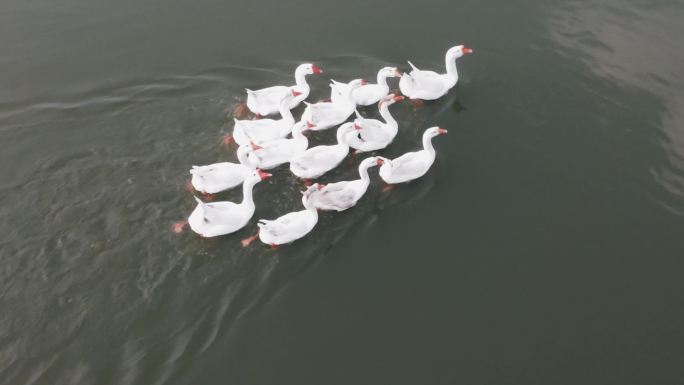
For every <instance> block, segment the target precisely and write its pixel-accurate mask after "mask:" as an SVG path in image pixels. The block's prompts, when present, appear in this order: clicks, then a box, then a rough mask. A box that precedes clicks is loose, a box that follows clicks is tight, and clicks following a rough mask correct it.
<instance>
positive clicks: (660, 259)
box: [0, 0, 684, 385]
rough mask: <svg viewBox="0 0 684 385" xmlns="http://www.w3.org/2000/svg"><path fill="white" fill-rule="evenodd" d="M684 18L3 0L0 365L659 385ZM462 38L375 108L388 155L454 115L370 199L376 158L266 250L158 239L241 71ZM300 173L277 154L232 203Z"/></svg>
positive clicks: (474, 8)
mask: <svg viewBox="0 0 684 385" xmlns="http://www.w3.org/2000/svg"><path fill="white" fill-rule="evenodd" d="M683 19H684V3H682V2H681V1H637V0H628V1H617V0H604V1H593V2H591V1H579V0H578V1H563V2H560V1H556V2H549V1H537V0H532V1H526V2H511V1H503V0H498V1H490V2H486V3H483V2H480V1H457V2H456V1H432V0H430V1H423V2H409V1H394V2H390V1H377V2H368V1H357V0H348V1H339V2H326V1H312V0H301V1H292V2H285V1H275V0H267V1H215V0H199V1H188V0H167V1H156V0H146V1H131V0H123V1H118V2H115V1H112V0H94V1H85V0H55V1H45V0H35V1H19V0H5V1H4V2H2V4H0V53H1V55H0V216H1V217H2V221H0V234H2V237H1V238H0V383H2V384H13V385H14V384H50V385H52V384H98V385H102V384H144V385H148V384H203V385H211V384H255V385H256V384H293V385H299V384H340V385H343V384H344V385H346V384H374V385H378V384H395V385H397V384H407V385H409V384H543V385H548V384H583V385H586V384H601V385H606V384H681V383H682V379H683V378H684V365H683V364H682V363H683V362H684V326H683V325H684V306H683V305H684V279H682V278H683V271H684V65H683V64H682V63H684V43H683V42H682V40H681V36H682V35H683V34H684V24H682V22H681V21H682V20H683ZM457 43H464V44H467V45H468V46H471V47H473V48H474V49H475V54H473V55H472V56H469V57H466V58H464V59H462V60H460V61H459V63H458V65H459V70H460V72H461V81H460V83H459V85H458V86H457V87H456V89H454V90H452V92H451V93H450V94H449V95H447V96H446V97H445V98H443V99H441V100H439V101H437V102H435V103H431V104H428V105H427V106H426V107H425V108H423V109H421V110H419V111H416V112H413V111H412V109H411V107H410V106H409V105H408V104H404V103H402V104H399V105H398V106H396V107H393V108H392V110H393V111H397V112H396V116H397V117H398V120H399V122H400V133H399V136H398V138H397V140H396V141H395V142H394V143H393V144H392V146H391V148H389V149H388V150H387V151H386V152H385V154H386V155H389V156H394V155H398V154H401V153H403V152H405V151H408V150H412V149H414V148H415V147H416V145H417V144H418V143H419V137H420V133H421V132H422V130H423V129H424V128H425V127H428V126H429V125H440V126H442V127H445V128H448V129H449V132H450V133H449V135H447V136H445V137H439V138H438V139H436V140H435V143H436V147H437V151H438V159H437V162H436V164H435V167H434V168H433V169H432V171H431V172H430V173H429V174H428V175H427V176H426V177H425V178H423V179H422V180H420V181H419V182H416V183H412V184H410V185H406V186H401V187H399V188H396V189H394V190H392V191H391V192H389V193H385V194H383V193H382V192H381V191H380V186H379V184H378V183H377V177H375V172H373V173H372V175H373V176H374V182H373V184H372V186H371V189H370V190H369V193H368V195H367V196H366V197H365V198H364V199H363V200H362V201H361V203H360V204H359V205H358V207H356V208H354V209H353V210H351V211H349V212H346V213H343V214H325V215H323V216H322V218H321V220H320V222H319V224H318V226H317V227H316V228H315V230H314V231H313V233H312V234H310V236H308V237H307V238H305V239H303V240H301V241H299V242H297V243H295V244H293V245H291V246H288V247H283V248H281V249H279V250H277V251H271V250H268V249H267V248H265V247H262V245H260V244H256V243H255V244H254V245H253V246H252V247H250V248H248V249H241V248H240V247H239V240H240V239H241V238H243V237H244V236H246V235H249V234H250V233H252V231H253V228H254V227H253V225H250V226H248V228H246V229H244V230H243V231H241V232H239V233H237V234H236V235H234V236H226V237H221V238H218V239H199V238H198V237H197V236H195V235H194V234H192V233H185V234H181V235H173V234H171V233H170V231H169V226H170V224H171V223H172V222H174V221H176V220H180V219H183V218H185V217H187V215H188V214H189V212H190V211H191V210H192V208H193V207H194V203H193V200H192V196H191V195H190V194H189V193H188V192H186V191H185V190H184V188H183V186H184V183H185V182H186V180H187V179H188V177H189V174H188V173H187V170H188V169H189V167H190V166H191V165H193V164H205V163H209V162H215V161H217V160H229V159H233V157H234V155H233V154H232V153H231V152H228V151H226V150H223V149H221V147H220V146H219V139H220V137H221V135H223V134H225V133H226V132H229V131H230V126H231V119H230V118H229V117H228V116H227V112H229V111H230V109H231V107H232V105H233V104H234V103H235V102H236V101H237V100H238V99H240V98H242V97H243V91H242V89H243V88H244V87H252V88H259V87H262V86H268V85H272V84H283V83H289V82H291V80H292V70H293V68H294V67H295V66H296V65H297V64H298V63H300V62H304V61H311V62H315V63H317V64H318V65H320V66H321V67H322V68H323V69H324V71H325V74H324V75H323V76H322V77H310V79H311V84H312V87H313V91H312V97H311V98H310V99H312V100H316V99H318V98H320V97H322V96H325V94H326V93H327V92H328V87H327V79H328V78H330V77H333V78H335V79H338V80H348V79H351V78H354V77H357V76H365V77H368V78H371V79H372V78H373V76H374V73H375V71H377V69H378V68H380V67H382V66H385V65H399V66H400V67H401V68H403V69H406V64H405V60H406V59H410V60H412V61H413V62H414V63H416V64H417V65H418V66H421V67H426V68H434V69H440V68H442V65H443V64H442V63H443V54H444V51H445V50H446V49H447V48H448V47H450V46H452V45H455V44H457ZM368 112H369V113H370V114H373V113H374V111H373V109H372V108H371V109H368ZM332 135H333V134H332V131H331V132H323V133H319V134H317V135H316V137H315V140H319V141H320V142H326V141H330V140H331V139H332ZM354 162H358V160H356V161H354ZM354 162H348V163H345V165H344V166H342V167H340V168H339V169H338V170H335V172H332V173H331V174H329V175H327V176H326V177H325V178H323V180H324V181H333V180H341V179H349V178H350V177H351V176H352V175H354V174H355V163H354ZM300 187H301V185H299V184H298V183H297V182H296V181H295V180H294V179H293V178H292V177H291V176H290V175H289V172H288V171H286V170H282V171H279V172H276V176H275V177H274V178H273V179H272V180H270V181H269V182H267V183H262V184H259V185H258V186H257V188H256V190H255V200H256V203H257V212H256V214H255V218H254V219H255V220H256V219H257V218H272V217H275V216H278V215H280V214H283V213H286V212H289V211H292V210H295V209H299V203H298V201H297V199H298V198H297V197H298V196H299V193H298V190H299V189H300ZM219 198H220V199H239V191H235V192H228V193H225V194H221V195H220V196H219ZM295 198H297V199H295Z"/></svg>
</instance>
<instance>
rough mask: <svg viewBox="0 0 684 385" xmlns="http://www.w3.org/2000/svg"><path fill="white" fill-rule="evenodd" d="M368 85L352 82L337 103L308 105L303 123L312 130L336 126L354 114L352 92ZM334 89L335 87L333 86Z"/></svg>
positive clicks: (361, 81) (363, 82) (364, 82)
mask: <svg viewBox="0 0 684 385" xmlns="http://www.w3.org/2000/svg"><path fill="white" fill-rule="evenodd" d="M364 84H367V82H366V81H365V80H363V79H356V80H352V81H351V82H350V83H349V88H346V89H344V91H343V94H342V96H341V97H340V99H339V100H337V101H336V102H321V103H315V104H309V103H306V102H304V103H305V104H306V109H305V110H304V113H303V114H302V119H301V120H302V121H304V122H306V123H307V125H308V127H309V128H311V129H312V130H324V129H326V128H330V127H332V126H336V125H338V124H340V123H342V122H344V121H345V120H347V118H348V117H349V115H351V114H353V113H354V107H355V106H356V104H355V103H354V101H353V100H352V95H351V93H352V91H354V90H355V89H356V88H358V87H361V86H362V85H364ZM331 87H333V85H331Z"/></svg>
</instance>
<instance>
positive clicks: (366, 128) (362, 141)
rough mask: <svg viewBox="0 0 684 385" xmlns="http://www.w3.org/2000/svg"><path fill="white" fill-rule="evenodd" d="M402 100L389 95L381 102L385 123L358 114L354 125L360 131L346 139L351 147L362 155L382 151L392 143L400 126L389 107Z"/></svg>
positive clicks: (380, 106) (380, 107)
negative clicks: (362, 153)
mask: <svg viewBox="0 0 684 385" xmlns="http://www.w3.org/2000/svg"><path fill="white" fill-rule="evenodd" d="M400 100H404V97H403V96H394V94H389V95H388V96H387V97H385V98H383V99H382V100H381V101H380V103H379V105H378V107H379V109H380V116H382V118H383V119H385V122H384V123H383V122H382V121H380V120H377V119H366V118H364V117H362V116H361V115H358V113H357V119H356V120H355V121H354V124H356V127H357V129H358V130H357V131H355V132H352V133H350V134H347V137H346V139H347V143H349V147H351V148H353V149H355V150H356V153H360V152H368V151H375V150H380V149H383V148H385V147H387V146H388V145H389V144H390V143H392V141H393V140H394V137H395V136H397V132H398V129H399V125H398V124H397V121H396V120H394V118H393V117H392V115H391V114H390V112H389V106H391V105H392V104H394V103H395V102H398V101H400Z"/></svg>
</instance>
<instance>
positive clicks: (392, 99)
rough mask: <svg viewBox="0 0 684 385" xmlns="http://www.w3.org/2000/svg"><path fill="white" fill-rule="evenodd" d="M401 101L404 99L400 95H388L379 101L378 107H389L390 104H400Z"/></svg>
mask: <svg viewBox="0 0 684 385" xmlns="http://www.w3.org/2000/svg"><path fill="white" fill-rule="evenodd" d="M402 100H404V97H403V96H402V95H394V94H389V95H387V96H385V97H383V98H382V99H380V105H381V106H382V105H383V104H387V105H388V106H391V105H392V104H394V103H396V102H400V101H402Z"/></svg>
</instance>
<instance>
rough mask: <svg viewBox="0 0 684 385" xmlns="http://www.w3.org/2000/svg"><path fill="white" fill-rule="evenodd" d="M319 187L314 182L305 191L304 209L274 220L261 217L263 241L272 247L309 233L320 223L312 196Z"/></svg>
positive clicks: (259, 224)
mask: <svg viewBox="0 0 684 385" xmlns="http://www.w3.org/2000/svg"><path fill="white" fill-rule="evenodd" d="M319 188H320V186H319V185H318V184H314V185H312V186H309V188H308V189H307V190H306V191H304V192H303V194H304V195H303V196H302V204H303V205H304V210H302V211H295V212H292V213H288V214H285V215H283V216H281V217H279V218H277V219H274V220H266V219H259V223H258V224H257V226H259V239H260V240H261V242H263V243H265V244H267V245H271V247H278V246H280V245H284V244H286V243H290V242H294V241H296V240H297V239H299V238H302V237H304V236H305V235H307V234H309V233H310V232H311V230H313V228H314V226H316V223H318V210H316V206H314V204H313V202H312V200H311V199H310V196H311V194H313V193H314V192H316V191H318V189H319ZM242 244H243V245H245V246H246V245H247V244H249V243H248V242H246V241H243V243H242Z"/></svg>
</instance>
